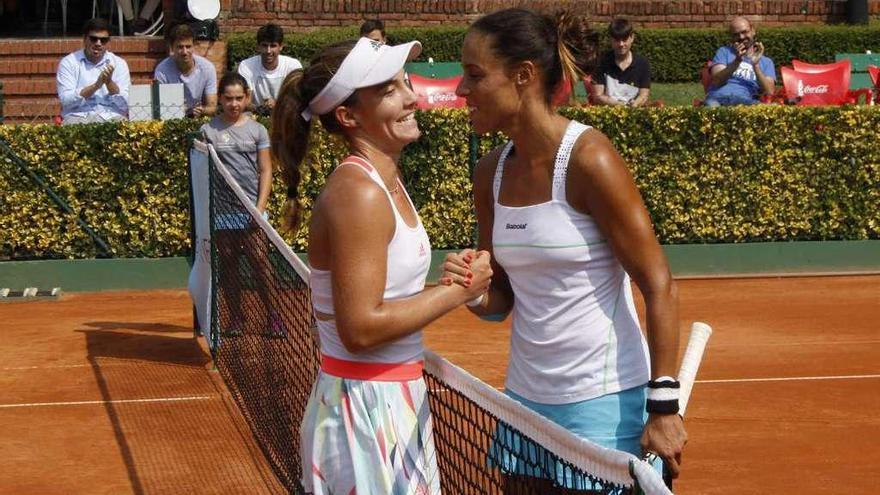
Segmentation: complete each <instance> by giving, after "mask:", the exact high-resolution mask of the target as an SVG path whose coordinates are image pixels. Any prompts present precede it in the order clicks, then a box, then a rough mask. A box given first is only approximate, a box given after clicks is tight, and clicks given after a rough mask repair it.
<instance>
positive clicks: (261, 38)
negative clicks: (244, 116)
mask: <svg viewBox="0 0 880 495" xmlns="http://www.w3.org/2000/svg"><path fill="white" fill-rule="evenodd" d="M257 45H258V50H259V52H260V54H259V55H254V56H253V57H250V58H247V59H245V60H242V61H241V62H240V63H239V64H238V73H239V74H241V75H242V77H244V79H245V80H246V81H247V83H248V86H250V90H251V108H250V109H251V110H252V111H254V112H257V113H259V114H261V115H269V114H270V113H272V109H273V108H275V98H276V97H277V96H278V91H279V90H280V89H281V84H282V83H283V82H284V78H285V77H287V75H288V74H290V73H291V72H293V71H294V70H296V69H302V64H301V63H299V60H297V59H295V58H293V57H288V56H287V55H281V50H283V49H284V30H283V29H281V26H278V25H276V24H266V25H265V26H263V27H261V28H260V29H259V31H257Z"/></svg>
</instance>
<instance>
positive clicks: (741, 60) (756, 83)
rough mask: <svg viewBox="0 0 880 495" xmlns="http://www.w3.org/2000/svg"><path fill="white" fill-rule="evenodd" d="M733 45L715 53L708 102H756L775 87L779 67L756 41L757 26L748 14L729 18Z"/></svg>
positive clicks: (714, 104) (722, 103) (745, 103)
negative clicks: (746, 16)
mask: <svg viewBox="0 0 880 495" xmlns="http://www.w3.org/2000/svg"><path fill="white" fill-rule="evenodd" d="M729 30H730V44H729V45H725V46H722V47H721V48H719V49H718V51H717V52H715V58H713V59H712V65H711V67H710V68H709V72H710V74H711V75H712V84H711V85H710V86H709V93H708V94H707V95H706V100H705V105H706V106H710V107H715V106H719V105H753V104H755V103H758V101H759V97H760V96H761V95H772V94H773V92H774V90H775V88H776V68H775V67H774V66H773V61H772V60H770V58H768V57H765V56H764V45H763V44H761V42H760V41H755V28H753V27H752V24H751V23H750V22H749V20H748V19H746V18H745V17H736V18H734V19H733V20H732V21H730V28H729Z"/></svg>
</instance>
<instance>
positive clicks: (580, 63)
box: [556, 10, 599, 95]
mask: <svg viewBox="0 0 880 495" xmlns="http://www.w3.org/2000/svg"><path fill="white" fill-rule="evenodd" d="M556 33H557V42H556V46H557V53H558V56H559V63H560V64H561V66H562V73H563V75H564V77H565V78H566V79H568V81H567V83H568V84H570V85H571V94H572V95H573V94H574V87H575V85H576V84H578V83H579V82H580V81H581V80H582V79H585V78H587V77H588V76H590V75H592V73H593V71H594V70H595V68H596V59H597V52H598V46H599V34H598V33H596V32H595V31H593V30H592V29H590V26H589V24H588V23H587V19H586V17H584V16H580V15H573V14H570V13H568V12H566V11H564V10H563V11H560V12H559V13H557V14H556Z"/></svg>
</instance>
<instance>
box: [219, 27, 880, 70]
mask: <svg viewBox="0 0 880 495" xmlns="http://www.w3.org/2000/svg"><path fill="white" fill-rule="evenodd" d="M596 27H597V29H600V31H601V32H602V34H603V35H604V33H605V29H604V25H603V26H596ZM465 29H466V28H465V27H462V26H447V27H439V28H438V27H431V28H396V29H392V30H390V31H389V32H388V35H389V37H390V41H391V42H392V43H398V42H403V41H408V40H413V39H418V40H420V41H421V42H422V44H423V46H424V51H423V53H422V56H421V57H420V60H427V58H428V57H432V58H433V59H434V60H435V61H437V62H444V61H456V60H458V59H459V58H460V53H461V43H462V41H463V40H464V34H465ZM356 35H357V30H356V29H354V28H347V29H339V28H336V29H325V30H320V31H314V32H310V33H295V34H292V35H289V36H288V37H287V43H286V45H285V49H284V53H285V54H287V55H290V56H292V57H296V58H298V59H300V61H302V62H303V63H307V62H308V61H309V60H311V58H312V56H313V55H314V54H315V53H316V52H317V50H318V49H319V48H320V47H321V46H323V45H325V44H327V43H330V42H333V41H340V40H344V39H347V38H351V37H353V36H356ZM758 38H759V39H760V40H761V41H762V42H763V43H764V45H765V47H766V53H767V56H769V57H770V58H772V59H773V61H774V62H775V63H776V67H777V70H778V67H780V66H782V65H790V61H791V60H792V59H795V58H797V59H800V60H804V61H806V62H816V63H821V62H832V61H834V55H835V54H836V53H863V52H864V51H865V50H874V51H880V26H819V27H813V26H809V27H788V28H762V27H760V26H759V27H758ZM727 42H728V36H727V33H726V30H725V29H724V28H722V27H719V29H642V30H639V31H638V34H637V39H636V44H635V48H634V49H635V51H637V52H638V53H641V54H642V55H644V56H646V57H647V58H648V60H650V61H651V66H652V68H653V76H654V81H656V82H664V83H665V82H693V81H698V80H699V72H700V69H701V68H702V67H703V66H704V65H705V64H706V60H708V59H711V58H712V57H713V56H714V55H715V50H717V49H718V47H719V46H721V45H723V44H725V43H727ZM603 43H604V42H603ZM227 46H228V50H229V52H228V53H229V65H230V68H232V67H234V66H235V65H236V64H237V63H238V62H239V61H240V60H242V59H244V58H247V57H250V56H251V55H253V54H254V53H255V51H256V40H255V34H254V33H238V34H231V35H229V36H228V37H227Z"/></svg>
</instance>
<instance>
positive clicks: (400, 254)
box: [309, 156, 431, 363]
mask: <svg viewBox="0 0 880 495" xmlns="http://www.w3.org/2000/svg"><path fill="white" fill-rule="evenodd" d="M344 165H354V166H356V167H357V168H359V169H360V170H363V171H364V172H365V173H366V174H367V175H369V176H370V178H371V179H373V181H374V182H376V184H378V185H379V187H381V188H382V190H383V191H385V195H386V196H387V197H388V202H389V203H391V210H392V211H393V212H394V236H393V237H392V238H391V242H389V243H388V251H387V252H388V262H387V267H386V275H385V292H384V294H383V296H382V298H383V299H384V300H386V301H388V300H392V299H401V298H404V297H409V296H413V295H415V294H418V293H419V292H422V291H423V290H424V289H425V278H426V277H427V275H428V269H429V268H430V265H431V243H430V241H429V240H428V234H427V232H425V226H424V225H422V220H421V219H420V218H419V217H418V214H416V226H415V227H410V226H409V225H407V224H406V221H405V220H404V219H403V217H402V216H401V215H400V212H399V211H397V207H396V206H395V205H394V199H393V198H392V197H391V194H390V193H389V192H388V189H387V188H386V187H385V182H383V181H382V177H380V176H379V172H377V171H376V169H375V168H373V166H372V165H370V164H369V163H368V162H367V161H366V160H363V159H361V158H358V157H356V156H350V157H348V158H346V159H345V160H344V161H343V162H342V163H340V164H339V165H338V166H337V168H339V167H342V166H344ZM400 189H401V191H402V192H403V193H404V194H405V195H406V200H407V201H408V202H409V204H410V206H412V208H413V211H416V209H415V206H413V203H412V200H411V199H410V197H409V194H408V193H407V192H406V189H405V188H404V187H403V184H400ZM343 276H344V275H343ZM309 287H310V289H311V291H312V306H314V309H315V311H316V312H319V313H324V314H326V315H333V314H335V308H334V305H333V289H332V286H331V281H330V271H329V270H317V269H314V268H312V271H311V276H310V277H309ZM316 323H317V326H318V333H319V335H320V338H321V352H322V353H323V354H325V355H327V356H331V357H334V358H338V359H344V360H348V361H360V362H370V363H410V362H414V361H420V360H421V359H422V353H423V349H424V348H423V345H422V332H421V330H420V331H417V332H413V333H411V334H409V335H407V336H406V337H403V338H401V339H398V340H395V341H394V342H391V343H389V344H387V345H384V346H381V347H378V348H376V349H372V350H370V351H368V352H364V353H360V354H352V353H350V352H348V350H346V348H345V346H344V345H343V344H342V340H341V339H340V338H339V332H338V331H337V330H336V320H335V319H333V320H322V319H316Z"/></svg>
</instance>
